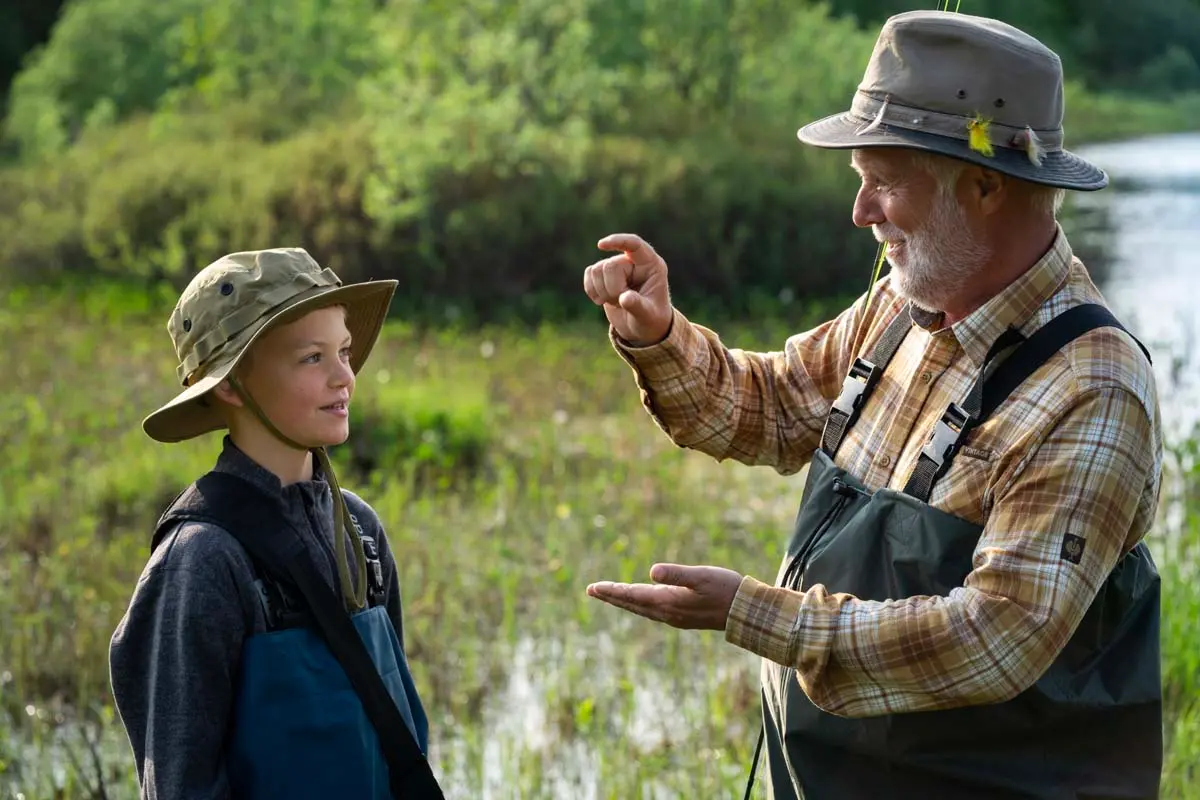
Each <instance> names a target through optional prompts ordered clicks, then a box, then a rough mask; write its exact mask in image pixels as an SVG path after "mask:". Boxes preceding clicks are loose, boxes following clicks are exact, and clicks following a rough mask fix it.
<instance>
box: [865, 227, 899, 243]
mask: <svg viewBox="0 0 1200 800" xmlns="http://www.w3.org/2000/svg"><path fill="white" fill-rule="evenodd" d="M871 233H873V234H874V235H875V241H877V242H887V241H896V240H898V239H903V238H904V231H902V230H900V229H899V228H897V227H896V226H895V225H872V226H871Z"/></svg>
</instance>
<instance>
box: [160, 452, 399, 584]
mask: <svg viewBox="0 0 1200 800" xmlns="http://www.w3.org/2000/svg"><path fill="white" fill-rule="evenodd" d="M223 474H225V473H218V472H209V473H207V474H206V475H205V476H204V477H202V478H201V479H200V480H198V481H196V482H195V483H193V484H191V485H190V486H188V487H187V488H186V489H184V490H183V491H182V492H180V493H179V494H178V495H176V496H175V499H174V500H172V501H171V503H170V504H169V505H168V506H167V509H166V511H164V512H163V514H162V516H160V517H159V519H158V523H157V524H156V525H155V529H154V535H153V537H152V538H151V541H150V551H151V552H154V550H156V549H157V548H158V546H159V545H160V544H162V541H163V539H164V538H166V536H167V535H168V534H169V533H170V532H171V531H172V530H174V528H175V527H176V526H177V525H178V524H179V523H181V522H184V521H196V522H209V523H212V524H214V525H216V526H217V527H219V528H221V529H222V530H224V531H226V532H227V533H229V534H230V535H231V536H233V537H234V538H235V539H236V540H237V541H238V542H239V543H240V544H241V545H242V547H243V548H244V549H245V550H246V552H247V553H248V554H249V556H250V560H251V561H253V562H254V565H255V567H256V568H257V569H258V570H259V571H260V572H262V573H264V577H266V578H268V579H269V580H270V581H272V582H275V583H280V582H282V583H283V584H284V585H287V584H289V583H290V581H288V580H287V578H286V576H285V575H283V574H282V572H281V570H280V569H279V568H278V564H279V563H280V562H279V561H278V560H277V559H278V557H279V555H280V553H279V551H278V547H277V546H276V544H277V543H274V542H272V543H270V544H269V545H268V547H269V548H270V549H269V551H264V550H263V549H262V546H261V544H260V542H259V540H260V538H261V537H260V536H255V537H245V536H241V535H239V531H238V530H235V529H244V528H245V527H246V524H245V519H246V515H247V514H250V513H252V512H251V510H250V509H251V508H252V507H253V509H254V512H253V513H255V514H256V515H257V514H261V512H262V511H263V510H264V508H261V507H263V506H265V507H266V510H270V511H271V512H272V514H271V519H270V520H267V519H265V518H262V517H256V520H255V524H254V526H253V527H254V528H259V529H270V530H272V531H282V530H285V529H286V528H287V526H288V523H287V521H286V519H285V518H284V517H283V516H282V510H281V509H279V508H278V506H276V505H275V504H274V503H271V502H270V498H269V497H267V496H266V495H264V494H263V493H262V492H260V491H258V490H257V489H254V500H253V502H250V501H249V500H248V499H245V500H240V501H239V500H237V498H236V497H228V496H226V494H225V493H226V491H227V490H228V487H230V486H232V485H234V484H231V483H229V482H228V481H225V480H223V479H221V478H218V479H216V480H210V479H209V476H211V475H223ZM228 477H233V476H228ZM235 480H237V481H238V483H241V484H246V482H245V481H243V480H241V479H237V478H235ZM246 485H247V486H249V484H246ZM251 488H253V487H251ZM264 501H265V502H264ZM235 509H236V512H234V510H235ZM230 512H234V513H230ZM352 519H353V522H354V530H355V533H357V534H358V537H359V539H360V540H362V542H363V550H364V553H365V555H366V562H367V575H366V579H367V584H368V587H369V592H368V599H369V601H370V604H371V605H372V606H378V605H384V601H385V592H386V587H385V586H384V582H383V566H382V564H381V562H380V559H379V546H378V544H377V543H376V541H375V539H374V538H373V537H371V536H367V535H366V534H365V533H364V532H363V528H362V525H361V524H360V523H359V522H358V520H357V519H354V518H352ZM268 522H270V525H267V524H266V523H268ZM248 539H252V540H253V542H254V546H251V545H250V544H247V540H248Z"/></svg>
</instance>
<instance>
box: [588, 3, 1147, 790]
mask: <svg viewBox="0 0 1200 800" xmlns="http://www.w3.org/2000/svg"><path fill="white" fill-rule="evenodd" d="M1062 112H1063V91H1062V72H1061V66H1060V62H1059V59H1058V57H1057V56H1056V55H1055V54H1054V53H1053V52H1051V51H1050V50H1049V49H1047V48H1046V47H1045V46H1044V45H1042V44H1041V43H1040V42H1038V41H1037V40H1036V39H1034V38H1032V37H1030V36H1028V35H1026V34H1025V33H1023V32H1021V31H1019V30H1016V29H1015V28H1013V27H1011V26H1008V25H1006V24H1003V23H1001V22H997V21H995V20H989V19H983V18H978V17H970V16H966V15H959V14H950V13H939V12H914V13H908V14H901V15H899V16H896V17H893V18H891V19H890V20H888V21H887V23H886V24H885V25H884V27H883V29H882V32H881V34H880V36H879V39H878V42H877V44H876V46H875V49H874V52H873V53H872V56H871V59H870V62H869V65H868V67H867V70H866V74H865V76H864V79H863V81H862V83H861V84H860V86H859V89H858V91H857V93H856V95H855V97H854V100H853V104H852V107H851V109H850V110H849V111H848V112H846V113H842V114H838V115H835V116H832V117H829V118H826V119H823V120H820V121H818V122H814V123H812V124H811V125H808V126H807V127H805V128H802V129H801V130H800V131H799V134H798V135H799V138H800V139H801V141H803V142H805V143H808V144H812V145H816V146H819V147H827V148H840V149H848V150H851V151H852V154H851V163H852V165H853V167H854V169H855V170H856V171H857V172H858V174H859V175H860V176H861V178H862V185H861V188H860V189H859V191H858V196H857V198H856V200H855V203H854V211H853V218H854V224H855V225H857V226H859V227H868V226H869V227H871V228H872V230H873V231H874V233H875V236H876V238H877V239H878V240H879V241H880V242H881V243H882V244H883V245H884V246H885V247H886V252H887V258H888V261H889V262H890V265H891V271H890V274H889V275H887V276H885V277H884V278H883V279H882V280H880V281H879V282H878V284H876V285H875V286H874V287H872V288H873V291H870V292H868V293H867V294H866V296H864V297H863V298H860V299H859V300H858V302H856V303H855V304H854V305H853V306H852V307H850V308H848V309H846V310H845V311H844V312H842V313H841V314H840V315H839V316H837V318H836V319H833V320H831V321H829V322H826V323H824V324H822V325H821V326H819V327H817V328H815V329H813V330H810V331H807V332H805V333H802V334H798V335H795V336H793V337H791V338H790V339H789V340H788V341H787V343H786V346H785V348H784V349H783V351H782V352H773V353H750V352H743V351H740V350H730V349H727V348H726V347H725V346H724V345H723V344H722V343H721V341H720V339H719V338H718V337H717V335H716V334H715V333H713V332H712V331H710V330H708V329H706V328H704V327H701V326H699V325H696V324H694V323H692V322H690V321H688V320H687V319H686V318H685V317H684V316H683V314H682V313H680V312H679V311H678V310H677V309H674V308H673V307H672V305H671V301H670V298H669V295H668V288H667V265H666V263H665V262H664V260H663V259H662V257H660V256H659V255H658V254H657V253H656V252H655V251H654V249H653V248H652V247H651V246H650V245H649V244H648V243H646V242H644V241H643V240H641V239H640V238H639V237H637V236H634V235H628V234H617V235H612V236H609V237H607V238H605V239H603V240H601V241H600V243H599V246H600V248H601V249H604V250H610V251H620V254H619V255H615V256H612V257H610V258H607V259H605V260H602V261H599V262H597V263H595V264H593V265H592V266H590V267H588V268H587V270H586V272H585V275H584V286H585V289H586V292H587V294H588V296H589V297H590V298H591V299H592V301H593V302H595V303H596V304H597V305H601V306H602V307H603V309H604V311H605V314H606V315H607V317H608V320H609V323H610V325H611V328H610V337H611V340H612V342H613V345H614V346H615V348H616V350H617V351H618V352H619V353H620V354H621V356H622V357H623V358H624V359H625V360H626V361H627V362H628V363H629V364H630V366H631V367H632V368H633V370H634V373H635V376H636V379H637V383H638V386H639V387H640V389H641V391H642V397H643V401H644V404H645V406H646V408H647V410H648V411H649V413H650V414H651V415H652V416H653V418H654V419H655V421H656V422H657V424H658V425H659V426H660V427H661V428H662V429H663V430H664V431H665V432H666V433H667V434H668V435H669V436H670V438H671V439H672V440H673V441H674V442H675V443H676V444H678V445H680V446H683V447H689V448H693V449H696V450H699V451H701V452H704V453H707V454H709V455H711V456H712V457H714V458H716V459H726V458H733V459H737V460H738V461H741V462H743V463H746V464H765V465H770V466H772V467H774V468H775V469H776V470H778V471H779V472H781V473H785V474H786V473H793V472H796V471H798V470H799V469H800V468H801V467H802V466H803V465H805V464H808V465H809V472H808V477H807V483H806V486H805V489H804V496H803V499H802V501H801V508H800V513H799V515H798V517H797V519H796V523H795V530H794V532H793V534H792V536H791V539H790V541H789V544H788V548H787V554H786V557H785V558H784V560H783V563H782V564H781V566H780V570H779V574H778V575H777V577H776V580H775V581H774V582H773V585H772V584H768V583H766V582H762V581H759V580H757V579H755V578H753V577H750V576H745V577H743V576H742V575H740V574H738V573H736V572H732V571H730V570H727V569H721V568H717V567H710V566H683V565H677V564H656V565H654V566H653V568H652V569H651V572H650V577H651V579H652V580H653V582H654V583H652V584H635V585H629V584H614V583H609V582H599V583H595V584H592V585H591V586H589V587H588V594H589V595H591V596H592V597H596V598H599V599H601V600H604V601H606V602H609V603H611V604H613V605H616V606H619V607H621V608H624V609H627V610H629V611H632V612H635V613H638V614H641V615H643V616H646V617H649V618H650V619H654V620H659V621H662V622H666V623H668V624H670V625H674V626H676V627H680V628H706V629H713V630H723V631H724V632H725V633H724V635H725V638H726V640H727V641H728V642H730V643H732V644H734V645H737V646H739V647H742V648H745V649H747V650H750V651H752V652H754V653H756V654H758V655H760V656H762V657H763V669H762V703H763V710H764V726H763V727H764V733H763V738H764V740H765V743H766V750H767V759H766V763H767V774H768V779H769V782H770V786H771V789H772V793H773V796H774V797H776V798H797V797H801V796H803V797H807V798H816V799H817V800H824V798H858V797H862V798H944V797H945V798H950V797H955V798H957V797H969V798H993V797H996V798H1000V797H1003V798H1016V797H1025V798H1028V797H1044V798H1076V797H1088V798H1100V797H1105V798H1108V797H1113V798H1115V797H1121V798H1132V797H1139V798H1153V797H1156V796H1157V787H1158V781H1159V773H1160V770H1161V760H1162V739H1161V731H1162V729H1161V687H1160V679H1159V652H1158V611H1159V608H1158V603H1159V582H1158V575H1157V572H1156V570H1155V567H1154V563H1153V561H1152V559H1151V557H1150V554H1149V552H1148V551H1147V549H1146V545H1145V544H1144V543H1143V542H1142V539H1143V537H1144V536H1145V534H1146V532H1147V530H1148V528H1149V527H1150V525H1151V522H1152V519H1153V517H1154V512H1155V508H1156V505H1157V501H1158V492H1159V483H1160V470H1161V450H1162V445H1161V435H1160V426H1159V414H1158V400H1157V396H1156V390H1155V383H1154V377H1153V372H1152V369H1151V364H1150V362H1149V356H1148V354H1147V353H1146V352H1145V351H1144V348H1142V347H1141V345H1140V343H1138V342H1137V341H1136V340H1135V339H1134V338H1133V337H1132V336H1131V335H1130V334H1129V333H1128V332H1126V331H1125V330H1124V329H1123V328H1122V327H1121V326H1120V323H1119V322H1117V320H1116V319H1114V318H1113V317H1112V315H1111V314H1110V313H1109V312H1108V311H1107V310H1106V308H1105V306H1104V300H1103V298H1102V297H1101V295H1100V293H1099V292H1098V291H1097V289H1096V287H1095V285H1093V283H1092V281H1091V280H1090V278H1089V277H1088V273H1087V271H1086V269H1085V268H1084V266H1083V264H1081V263H1080V262H1079V260H1078V259H1076V258H1075V257H1074V256H1073V255H1072V252H1071V247H1070V245H1069V244H1068V241H1067V238H1066V236H1065V234H1064V232H1063V230H1062V229H1061V227H1060V226H1059V224H1058V223H1057V222H1056V219H1055V213H1056V210H1057V207H1058V204H1059V201H1060V199H1061V194H1062V191H1063V190H1065V189H1074V190H1096V189H1101V188H1103V187H1104V186H1105V185H1106V183H1107V177H1106V176H1105V174H1104V173H1103V172H1102V171H1101V170H1100V169H1098V168H1096V167H1095V166H1093V165H1091V164H1089V163H1088V162H1086V161H1084V160H1083V159H1081V158H1080V157H1078V156H1076V155H1073V154H1072V153H1070V152H1068V151H1066V150H1064V149H1063V147H1062ZM762 741H763V740H760V745H761V743H762ZM756 761H757V756H756ZM751 780H753V772H752V775H751Z"/></svg>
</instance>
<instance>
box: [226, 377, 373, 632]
mask: <svg viewBox="0 0 1200 800" xmlns="http://www.w3.org/2000/svg"><path fill="white" fill-rule="evenodd" d="M226 380H228V381H229V385H230V386H231V387H233V390H234V392H236V393H237V395H238V397H240V398H241V399H242V402H243V403H245V404H246V408H248V409H250V411H251V413H253V414H254V416H256V417H258V421H259V422H261V423H262V424H263V426H264V427H265V428H266V429H267V430H268V431H270V433H271V435H272V436H274V437H275V438H276V439H278V440H279V441H281V442H283V443H284V444H286V445H287V446H289V447H294V448H296V449H297V450H307V451H311V452H313V453H314V454H315V455H316V458H317V463H318V464H319V465H320V467H321V471H322V472H323V473H324V474H325V478H326V480H328V481H329V488H330V489H331V490H332V491H333V538H334V546H333V554H334V559H335V560H336V561H337V571H338V583H340V584H341V587H342V598H343V600H344V601H345V604H346V608H347V609H348V610H349V611H351V612H355V611H361V610H363V609H364V608H366V605H367V602H366V599H367V561H366V555H365V554H364V552H363V546H362V540H361V539H359V538H358V536H357V534H353V535H350V537H349V538H350V546H351V547H352V548H353V550H354V560H355V563H356V564H357V565H358V576H359V581H358V585H357V586H355V584H354V579H353V577H352V576H351V575H350V564H349V561H348V559H347V557H346V546H345V538H346V536H347V532H348V531H351V530H354V523H353V520H351V519H350V509H348V508H346V500H345V498H344V497H342V489H341V487H340V486H339V485H338V482H337V476H336V475H334V472H333V464H331V463H330V462H329V454H328V453H327V452H326V451H325V448H324V447H307V446H305V445H302V444H300V443H299V442H297V441H295V440H293V439H290V438H288V437H287V436H285V435H284V434H283V432H282V431H280V430H279V429H278V428H276V427H275V425H274V424H272V422H271V420H269V419H267V415H266V414H265V413H264V412H263V410H262V408H261V407H260V406H259V405H258V403H256V402H254V398H252V397H251V396H250V393H249V392H248V391H246V388H245V387H244V386H242V384H241V382H239V381H238V380H237V379H236V378H234V377H233V376H232V375H230V376H229V377H228V378H226Z"/></svg>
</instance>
